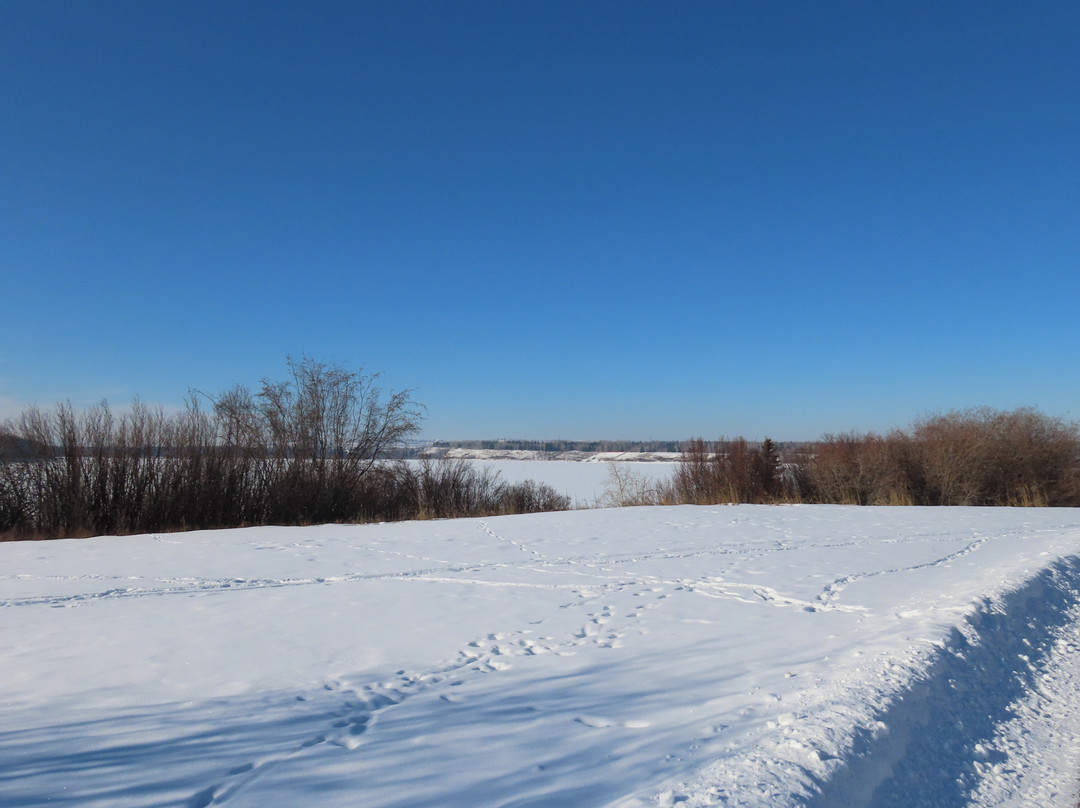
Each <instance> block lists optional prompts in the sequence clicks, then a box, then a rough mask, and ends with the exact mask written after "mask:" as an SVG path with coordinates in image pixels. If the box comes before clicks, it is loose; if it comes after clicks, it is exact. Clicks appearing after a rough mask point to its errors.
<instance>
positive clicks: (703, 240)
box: [0, 0, 1080, 439]
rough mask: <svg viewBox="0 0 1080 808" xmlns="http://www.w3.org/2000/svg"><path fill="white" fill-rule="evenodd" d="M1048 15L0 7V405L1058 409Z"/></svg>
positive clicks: (1071, 77) (1075, 178)
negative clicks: (336, 365) (286, 393)
mask: <svg viewBox="0 0 1080 808" xmlns="http://www.w3.org/2000/svg"><path fill="white" fill-rule="evenodd" d="M1078 41H1080V5H1077V4H1073V3H1059V2H1033V3H1023V4H1021V3H984V2H940V1H938V2H902V3H901V2H883V3H865V2H805V0H803V1H801V2H768V1H766V2H754V3H728V2H683V3H666V2H664V3H661V2H626V0H618V2H615V1H610V2H605V1H603V0H600V1H597V2H592V1H590V2H553V1H552V0H546V1H545V2H502V1H500V2H434V1H433V2H405V1H404V0H395V1H394V2H373V1H371V2H339V3H327V2H304V3H299V2H297V3H281V2H254V0H252V1H251V2H228V0H226V1H225V2H215V3H190V2H160V1H158V2H151V3H145V2H109V1H108V0H98V1H97V2H93V3H73V2H52V1H51V0H6V2H4V3H3V4H0V75H2V76H3V81H2V82H0V98H2V100H3V103H2V110H3V114H2V118H0V273H2V278H3V280H2V288H3V290H4V291H3V299H4V306H3V316H2V317H0V337H2V339H0V414H6V415H10V414H13V413H14V412H16V411H18V410H19V409H20V408H21V407H22V406H24V405H25V404H27V403H39V404H44V405H48V404H52V403H54V402H56V401H58V400H71V401H72V402H74V403H75V404H89V403H94V402H96V401H99V400H101V399H102V398H107V399H108V400H109V402H110V403H112V404H116V405H126V404H127V403H128V402H130V401H131V400H132V398H133V397H135V396H139V397H141V399H142V400H144V401H149V402H154V403H161V404H164V405H166V406H176V405H179V404H180V403H181V402H182V400H183V397H184V395H185V394H186V392H187V390H188V389H189V388H199V389H202V390H205V391H207V392H219V391H221V390H224V389H226V388H228V387H230V386H232V385H233V384H234V383H237V382H240V383H244V384H247V385H250V386H255V385H257V383H258V381H259V379H260V378H263V377H269V378H275V379H276V378H282V377H284V375H285V364H284V360H285V356H286V354H293V355H300V354H308V355H311V356H313V357H315V358H317V359H320V360H324V361H328V362H340V363H342V364H345V365H349V366H352V367H358V366H361V365H362V366H364V367H365V368H367V369H368V370H369V371H382V372H383V376H382V381H383V383H384V385H385V386H386V387H387V388H390V389H401V388H412V389H413V390H414V397H415V398H416V400H418V401H420V402H422V403H424V404H425V405H426V406H427V408H428V411H429V415H428V419H427V422H426V425H425V434H426V435H427V436H429V437H434V438H480V437H531V438H555V437H564V438H638V439H648V438H671V439H680V438H685V437H688V436H691V435H704V436H705V437H718V436H721V435H725V436H732V435H736V434H743V435H746V436H747V437H763V436H765V435H770V436H772V437H774V438H777V439H809V438H815V437H818V436H819V435H821V434H822V433H824V432H838V431H846V430H849V429H857V430H866V429H877V430H881V429H888V428H890V427H894V426H902V425H905V424H908V423H909V422H910V421H911V420H912V419H913V418H915V417H917V416H919V415H920V414H923V413H925V412H928V411H941V410H948V409H953V408H963V407H969V406H974V405H989V406H993V407H999V408H1013V407H1017V406H1036V407H1038V408H1040V409H1042V410H1043V411H1045V412H1048V413H1050V414H1054V415H1064V416H1067V417H1070V418H1077V417H1080V398H1078V396H1080V376H1078V375H1077V368H1078V367H1080V329H1078V327H1077V311H1078V303H1080V261H1078V259H1080V148H1078V147H1077V144H1078V143H1080V59H1078V58H1077V55H1076V43H1077V42H1078Z"/></svg>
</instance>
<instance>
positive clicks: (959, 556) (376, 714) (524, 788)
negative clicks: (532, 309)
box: [0, 506, 1080, 808]
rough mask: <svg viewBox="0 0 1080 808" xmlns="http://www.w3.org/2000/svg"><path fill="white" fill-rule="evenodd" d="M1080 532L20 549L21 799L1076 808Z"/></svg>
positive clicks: (623, 523) (698, 519)
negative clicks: (1033, 807) (1041, 807)
mask: <svg viewBox="0 0 1080 808" xmlns="http://www.w3.org/2000/svg"><path fill="white" fill-rule="evenodd" d="M1078 549H1080V512H1078V511H1075V510H1031V509H1028V510H1018V509H1017V510H1014V509H965V508H957V509H920V508H907V509H904V508H896V509H894V508H863V509H859V508H843V507H830V506H806V507H769V506H733V507H717V508H698V507H691V506H684V507H677V508H627V509H621V510H613V511H583V512H570V513H558V514H538V515H532V516H518V517H503V518H497V519H488V520H460V521H452V522H427V523H403V524H392V525H368V526H334V525H328V526H323V527H317V528H255V529H249V530H230V531H217V532H202V533H189V534H175V535H164V536H142V537H127V538H99V539H92V540H83V541H63V542H46V543H36V544H8V545H3V546H0V565H2V566H0V569H2V570H3V574H2V575H0V614H2V615H3V618H4V619H3V620H2V621H0V660H2V664H3V676H2V677H0V717H2V719H3V723H2V724H0V726H2V727H3V729H2V730H0V778H2V780H3V783H2V785H0V795H2V796H0V805H4V806H14V805H19V806H22V805H40V804H43V803H49V804H58V805H79V806H106V805H108V806H136V805H138V806H145V805H180V806H190V807H194V808H206V806H212V805H225V804H227V805H229V806H256V805H259V806H265V805H269V804H274V805H289V806H293V805H295V806H301V805H310V804H314V803H317V804H319V805H320V806H337V805H341V806H354V805H358V804H359V805H364V806H382V807H388V806H400V807H401V808H404V806H410V808H417V807H418V806H431V808H434V807H435V806H440V807H441V808H445V807H446V806H451V807H453V806H462V807H464V806H470V808H471V807H472V806H516V807H517V808H522V807H523V806H611V807H614V806H619V807H620V808H630V806H638V807H640V806H662V805H687V806H705V805H710V806H714V805H717V806H718V805H722V806H755V807H756V806H785V805H788V806H815V808H833V807H834V806H850V805H858V806H861V805H868V806H893V805H897V806H898V805H904V806H917V805H933V806H939V807H940V806H944V807H945V808H948V806H954V805H956V806H959V805H968V804H975V805H1035V804H1038V805H1044V806H1066V805H1068V806H1070V808H1072V806H1074V805H1075V803H1076V791H1075V788H1074V785H1073V782H1072V773H1073V772H1072V768H1073V764H1074V761H1075V760H1076V759H1077V758H1078V756H1080V742H1078V734H1080V732H1078V726H1080V724H1078V721H1080V687H1078V686H1077V685H1076V684H1075V683H1074V681H1073V677H1072V676H1071V675H1070V673H1071V670H1072V669H1075V668H1074V667H1073V666H1075V664H1076V663H1077V662H1078V661H1080V638H1078V635H1077V613H1078V607H1077V603H1078V592H1077V590H1078V586H1077V584H1078V582H1080V562H1078V561H1077V558H1076V554H1077V552H1078Z"/></svg>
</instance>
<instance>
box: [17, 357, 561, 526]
mask: <svg viewBox="0 0 1080 808" xmlns="http://www.w3.org/2000/svg"><path fill="white" fill-rule="evenodd" d="M288 367H289V370H290V378H289V379H287V380H286V381H283V382H270V381H267V380H263V381H262V383H261V387H260V389H259V390H258V391H257V392H255V393H252V392H251V391H250V390H248V389H247V388H244V387H235V388H233V389H232V390H230V391H228V392H227V393H225V394H223V395H220V396H218V397H216V398H212V397H206V396H201V395H192V396H191V397H189V400H188V402H187V405H186V407H185V409H184V410H183V411H181V412H179V413H177V414H166V413H165V412H164V411H163V410H162V409H161V408H151V407H148V406H146V405H144V404H141V403H139V402H138V401H136V402H135V403H134V404H133V405H132V406H131V407H130V408H129V409H128V410H126V411H124V412H121V413H114V411H113V410H112V409H111V408H110V407H109V406H108V404H105V403H102V404H100V405H98V406H96V407H92V408H90V409H89V410H86V411H84V412H76V411H75V410H74V409H73V408H72V407H71V405H69V404H60V405H57V406H56V407H55V408H54V409H52V410H44V409H41V408H37V407H31V408H28V409H27V410H25V411H23V413H22V414H21V415H20V416H19V417H18V418H16V419H13V420H11V421H9V422H7V424H5V426H4V428H3V429H2V430H0V451H2V452H3V456H0V536H2V537H5V538H28V537H36V538H56V537H75V536H89V535H103V534H120V533H142V532H151V531H166V530H190V529H199V528H215V527H235V526H242V525H264V524H283V525H287V524H315V523H326V522H344V521H371V520H384V519H407V518H418V517H444V516H463V515H470V514H489V513H503V512H511V511H515V512H516V511H527V510H552V509H557V508H560V507H561V508H566V507H569V502H568V501H567V499H566V498H565V497H561V496H560V495H558V494H557V493H555V492H554V491H552V490H551V489H550V488H548V487H545V486H541V485H538V484H535V483H523V484H518V485H506V484H503V483H501V482H499V481H498V480H496V479H495V478H494V476H493V475H489V474H484V473H480V472H478V471H476V470H475V469H473V468H472V467H470V466H468V465H467V464H454V463H452V462H443V463H422V464H420V465H419V466H416V467H413V466H410V465H407V464H405V463H402V462H397V463H392V462H388V461H385V460H383V458H385V457H386V455H387V453H388V452H389V451H390V450H391V449H392V448H394V447H395V446H397V445H398V444H400V442H401V440H402V439H403V438H406V437H408V436H409V435H411V434H413V433H415V432H416V431H417V430H418V429H419V425H420V408H419V407H418V406H417V405H416V404H414V403H413V402H412V401H411V399H410V397H409V394H408V393H407V392H399V393H393V394H391V395H389V396H388V397H387V398H385V399H384V398H383V397H382V394H381V391H380V390H379V388H378V387H377V386H376V385H375V381H376V378H377V377H376V376H371V375H366V374H364V373H363V372H361V371H350V370H346V369H344V368H341V367H338V366H329V365H325V364H323V363H320V362H316V361H314V360H312V359H309V358H307V357H305V358H303V359H302V360H300V361H294V360H292V359H289V360H288ZM203 401H208V402H209V404H210V406H209V408H204V407H203V406H202V403H201V402H203Z"/></svg>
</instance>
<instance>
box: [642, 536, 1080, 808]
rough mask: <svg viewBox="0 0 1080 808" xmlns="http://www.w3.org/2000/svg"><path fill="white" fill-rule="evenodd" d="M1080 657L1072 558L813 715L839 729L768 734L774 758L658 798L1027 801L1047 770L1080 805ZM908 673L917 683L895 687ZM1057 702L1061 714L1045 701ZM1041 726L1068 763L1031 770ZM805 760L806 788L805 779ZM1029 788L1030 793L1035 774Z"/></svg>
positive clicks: (797, 806)
mask: <svg viewBox="0 0 1080 808" xmlns="http://www.w3.org/2000/svg"><path fill="white" fill-rule="evenodd" d="M1078 663H1080V558H1078V557H1077V556H1068V557H1064V558H1061V559H1059V560H1057V561H1056V562H1055V563H1053V564H1052V565H1050V566H1048V567H1046V568H1045V569H1043V570H1042V571H1041V572H1039V573H1038V574H1037V575H1035V576H1034V577H1032V578H1030V579H1029V580H1028V581H1027V582H1026V583H1024V584H1022V585H1021V586H1019V587H1018V588H1016V589H1014V590H1013V591H1011V592H1007V593H1005V594H1003V595H1000V596H997V597H991V598H984V599H983V600H981V601H980V602H979V603H978V604H977V605H976V607H975V609H974V610H973V612H972V613H971V614H970V615H969V617H968V618H967V619H966V620H965V621H964V623H963V624H962V625H960V626H958V627H955V628H953V629H951V630H950V631H949V633H948V636H947V638H946V639H945V640H944V641H941V642H939V643H937V645H936V648H935V649H934V650H933V651H932V652H925V651H924V652H917V653H916V654H915V655H914V656H913V658H911V659H909V660H907V661H906V662H904V663H901V664H899V665H894V666H893V667H892V669H891V670H890V671H888V672H887V674H886V676H885V677H883V679H882V680H881V681H879V682H878V683H877V685H876V686H875V687H874V690H873V691H872V692H867V693H864V694H860V695H859V697H857V698H854V699H852V698H847V699H845V700H844V701H843V702H841V703H837V704H833V705H831V706H828V707H826V708H825V709H824V710H823V711H822V712H820V713H819V714H817V715H816V716H813V717H812V720H811V723H812V724H813V725H814V726H815V727H816V728H817V729H818V730H819V731H820V730H821V729H822V728H827V731H826V732H825V733H824V734H823V735H822V736H819V737H818V738H817V739H816V743H814V742H811V743H805V742H800V741H799V740H798V739H797V738H794V737H790V738H788V739H786V740H784V739H777V740H775V741H773V742H771V743H766V744H765V745H763V746H762V747H759V748H758V749H756V750H755V752H754V754H753V757H755V758H761V759H759V760H747V761H743V764H744V765H741V766H732V761H730V760H728V761H725V762H724V763H723V765H722V766H720V767H717V768H714V769H713V770H712V771H711V772H710V767H706V768H705V770H704V771H703V772H701V775H700V776H699V778H698V779H697V782H696V784H683V786H682V787H681V788H680V789H676V790H675V791H673V792H671V794H670V795H661V799H660V800H659V804H661V805H663V804H665V803H664V800H663V797H664V796H669V797H671V798H672V799H671V800H669V801H670V802H671V803H672V804H675V803H678V804H684V805H686V806H688V808H695V807H697V806H751V805H754V806H757V805H765V804H767V805H778V806H790V807H791V808H854V807H855V806H858V807H859V808H970V806H991V805H993V806H999V805H1014V804H1019V803H1015V802H1014V798H1015V792H1016V783H1017V781H1018V780H1020V779H1023V778H1024V776H1025V774H1027V775H1031V774H1035V775H1036V776H1037V777H1041V778H1043V780H1042V782H1041V783H1040V784H1039V785H1037V786H1035V787H1034V790H1035V791H1037V792H1039V795H1040V796H1041V797H1042V798H1043V799H1045V801H1044V802H1042V804H1044V805H1046V804H1066V803H1067V804H1071V805H1075V804H1076V801H1077V785H1076V783H1075V782H1073V780H1074V778H1073V774H1074V769H1075V763H1076V760H1078V759H1080V720H1078V719H1080V716H1075V715H1068V716H1064V717H1063V716H1060V715H1058V714H1057V711H1058V710H1059V709H1060V705H1061V703H1062V702H1064V703H1065V704H1066V705H1068V704H1069V703H1070V700H1069V699H1068V698H1065V699H1060V698H1054V696H1055V693H1054V692H1053V691H1055V690H1056V691H1059V692H1060V691H1062V690H1063V689H1071V690H1077V689H1080V684H1077V683H1075V682H1074V681H1073V679H1074V677H1073V676H1072V675H1071V674H1072V672H1073V671H1074V670H1075V667H1076V665H1077V664H1078ZM905 679H907V680H908V684H907V686H906V687H902V688H900V689H898V690H890V686H889V683H896V682H898V681H903V680H905ZM1051 703H1052V704H1053V705H1055V709H1054V711H1052V712H1051V711H1048V710H1046V709H1044V708H1045V707H1046V706H1047V705H1048V704H1051ZM855 705H863V707H864V709H858V708H856V707H855ZM1047 724H1049V725H1050V727H1049V728H1047V726H1046V725H1047ZM1035 729H1039V730H1041V731H1042V733H1043V734H1044V735H1046V734H1048V735H1050V736H1053V747H1051V748H1054V747H1057V748H1060V749H1062V750H1063V751H1062V753H1061V758H1062V760H1061V761H1056V762H1058V763H1059V764H1060V765H1058V766H1057V767H1056V768H1055V766H1054V765H1053V763H1054V762H1051V763H1049V764H1048V765H1046V766H1044V767H1040V768H1041V771H1039V772H1034V773H1032V772H1025V771H1019V770H1017V769H1016V768H1015V765H1014V763H1013V761H1015V760H1016V759H1017V756H1015V755H1010V754H1009V751H1010V749H1015V748H1016V747H1017V746H1018V745H1022V743H1023V738H1024V737H1025V736H1027V735H1029V734H1031V733H1032V732H1033V730H1035ZM822 741H824V742H822ZM1040 748H1043V749H1045V748H1047V747H1046V741H1045V738H1044V739H1043V743H1042V744H1041V745H1040ZM1021 760H1024V758H1021ZM1026 760H1027V761H1028V762H1029V763H1030V760H1031V756H1028V758H1027V759H1026ZM792 769H795V770H797V771H799V775H798V776H797V778H795V779H798V780H801V781H802V782H803V788H801V789H792V779H793V778H792V777H791V774H792ZM732 773H735V774H736V776H734V777H732ZM711 777H714V778H715V780H714V781H713V782H712V783H710V782H709V780H710V778H711ZM753 779H757V780H758V782H757V783H751V782H750V780H753ZM1028 779H1029V780H1032V779H1034V778H1033V777H1031V776H1029V777H1028ZM770 780H776V781H777V782H775V784H772V785H771V784H770ZM717 781H726V782H717ZM781 781H782V782H781ZM1002 783H1004V785H1002ZM774 785H775V787H774ZM1025 788H1026V790H1025V792H1024V793H1025V799H1026V800H1030V799H1031V798H1032V797H1033V795H1034V794H1033V790H1032V786H1031V784H1030V782H1029V783H1028V784H1026V786H1025ZM1027 804H1032V803H1030V802H1028V803H1027Z"/></svg>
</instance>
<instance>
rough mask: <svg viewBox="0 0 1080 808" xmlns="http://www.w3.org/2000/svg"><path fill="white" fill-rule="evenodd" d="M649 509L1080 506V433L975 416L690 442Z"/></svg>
mask: <svg viewBox="0 0 1080 808" xmlns="http://www.w3.org/2000/svg"><path fill="white" fill-rule="evenodd" d="M645 493H646V494H647V496H644V497H642V498H641V499H643V500H645V501H649V502H670V503H698V504H715V503H720V502H749V503H754V502H760V503H779V502H804V503H836V504H845V505H1016V506H1080V429H1078V426H1077V424H1076V423H1073V422H1069V421H1065V420H1063V419H1060V418H1055V417H1051V416H1048V415H1045V414H1043V413H1040V412H1038V411H1036V410H1033V409H1017V410H1012V411H1007V412H1003V411H999V410H994V409H990V408H976V409H969V410H964V411H957V412H951V413H948V414H945V415H935V416H930V417H927V418H924V419H921V420H919V421H916V422H915V423H914V424H913V425H912V426H911V427H910V428H908V429H906V430H894V431H892V432H888V433H886V434H876V433H872V432H871V433H861V434H860V433H848V434H842V435H826V436H824V437H823V438H822V439H821V440H820V441H817V442H814V443H807V444H794V445H790V446H788V447H785V449H784V451H781V449H780V447H778V446H777V445H776V444H774V443H773V442H772V441H769V440H765V441H764V442H762V443H761V444H751V443H749V442H747V441H746V440H744V439H742V438H738V439H735V440H731V441H719V442H717V444H714V445H713V446H712V447H707V446H706V445H705V443H704V442H703V441H700V440H697V441H691V442H690V445H689V446H688V447H687V449H686V451H685V452H684V454H683V458H682V462H681V463H680V464H679V466H678V468H677V469H676V472H675V474H674V477H673V479H672V480H671V482H670V483H669V484H666V485H661V486H656V487H653V488H651V489H649V490H648V491H647V492H645Z"/></svg>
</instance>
